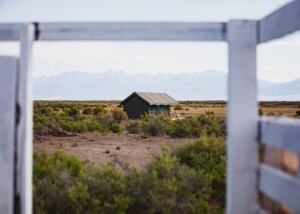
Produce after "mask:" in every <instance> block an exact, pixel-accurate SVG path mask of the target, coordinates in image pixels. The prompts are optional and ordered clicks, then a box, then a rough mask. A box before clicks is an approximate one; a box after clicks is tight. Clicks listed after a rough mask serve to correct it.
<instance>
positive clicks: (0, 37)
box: [0, 23, 20, 41]
mask: <svg viewBox="0 0 300 214" xmlns="http://www.w3.org/2000/svg"><path fill="white" fill-rule="evenodd" d="M19 27H20V24H6V23H3V24H0V41H17V40H19Z"/></svg>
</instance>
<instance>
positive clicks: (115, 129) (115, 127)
mask: <svg viewBox="0 0 300 214" xmlns="http://www.w3.org/2000/svg"><path fill="white" fill-rule="evenodd" d="M110 130H111V131H112V132H113V133H120V132H121V131H122V127H121V126H120V124H117V123H113V124H112V125H111V126H110Z"/></svg>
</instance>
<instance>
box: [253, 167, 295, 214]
mask: <svg viewBox="0 0 300 214" xmlns="http://www.w3.org/2000/svg"><path fill="white" fill-rule="evenodd" d="M259 171H260V179H259V190H260V191H261V192H262V193H264V194H266V195H268V196H269V197H271V198H273V199H274V200H276V201H278V202H280V203H282V204H284V205H286V206H288V207H289V208H291V209H293V210H294V211H295V212H296V213H299V212H300V203H299V199H300V180H299V179H297V178H296V177H293V176H291V175H288V174H286V173H284V172H282V171H280V170H277V169H275V168H272V167H270V166H267V165H265V164H261V165H260V169H259Z"/></svg>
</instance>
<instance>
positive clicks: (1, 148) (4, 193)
mask: <svg viewBox="0 0 300 214" xmlns="http://www.w3.org/2000/svg"><path fill="white" fill-rule="evenodd" d="M16 85H17V59H16V58H14V57H4V56H1V57H0V170H1V171H0V213H6V214H12V213H13V206H14V203H13V201H14V146H15V131H16V111H15V109H16V105H15V104H16Z"/></svg>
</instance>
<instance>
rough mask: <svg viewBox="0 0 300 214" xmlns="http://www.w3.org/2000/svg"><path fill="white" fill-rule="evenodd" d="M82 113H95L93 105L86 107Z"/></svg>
mask: <svg viewBox="0 0 300 214" xmlns="http://www.w3.org/2000/svg"><path fill="white" fill-rule="evenodd" d="M82 114H93V109H92V108H91V107H87V108H84V109H83V110H82Z"/></svg>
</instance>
